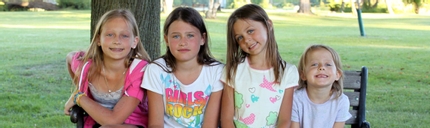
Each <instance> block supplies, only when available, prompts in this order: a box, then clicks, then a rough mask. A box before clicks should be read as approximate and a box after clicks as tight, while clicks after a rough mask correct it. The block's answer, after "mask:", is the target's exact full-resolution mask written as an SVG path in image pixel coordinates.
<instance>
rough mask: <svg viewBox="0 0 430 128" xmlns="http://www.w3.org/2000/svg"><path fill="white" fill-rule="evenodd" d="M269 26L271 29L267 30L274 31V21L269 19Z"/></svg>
mask: <svg viewBox="0 0 430 128" xmlns="http://www.w3.org/2000/svg"><path fill="white" fill-rule="evenodd" d="M267 24H268V27H269V28H267V29H268V30H272V29H273V22H272V20H270V19H268V20H267Z"/></svg>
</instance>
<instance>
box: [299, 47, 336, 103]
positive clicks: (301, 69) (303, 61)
mask: <svg viewBox="0 0 430 128" xmlns="http://www.w3.org/2000/svg"><path fill="white" fill-rule="evenodd" d="M316 49H325V50H327V51H329V52H330V53H331V56H332V57H333V61H334V64H335V66H336V71H337V72H339V73H340V78H339V80H337V81H335V82H334V83H333V85H332V88H331V91H332V93H336V97H335V98H336V99H337V98H339V97H340V96H341V95H342V93H343V78H344V76H343V71H342V62H341V59H340V56H339V54H338V53H337V52H336V51H335V50H334V49H333V48H331V47H329V46H326V45H321V44H317V45H311V46H309V47H307V48H306V49H305V51H304V52H303V54H302V56H301V57H300V61H299V66H298V71H299V76H302V75H305V74H304V72H305V65H306V64H307V62H306V60H307V57H308V55H309V53H310V52H312V51H314V50H316ZM307 86H308V84H307V82H306V81H305V80H302V79H301V78H300V79H299V86H298V87H297V89H303V88H307Z"/></svg>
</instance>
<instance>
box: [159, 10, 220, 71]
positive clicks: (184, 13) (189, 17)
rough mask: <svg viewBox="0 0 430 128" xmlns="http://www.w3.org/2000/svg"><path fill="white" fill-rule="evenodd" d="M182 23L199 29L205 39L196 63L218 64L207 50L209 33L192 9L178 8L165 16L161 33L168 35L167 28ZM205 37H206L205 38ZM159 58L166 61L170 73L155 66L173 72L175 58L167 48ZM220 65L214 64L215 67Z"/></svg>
mask: <svg viewBox="0 0 430 128" xmlns="http://www.w3.org/2000/svg"><path fill="white" fill-rule="evenodd" d="M177 20H180V21H183V22H186V23H188V24H191V25H192V26H194V27H196V28H197V29H199V31H200V34H201V36H202V37H205V43H204V44H203V45H201V46H200V51H199V53H198V55H197V63H199V64H201V65H203V64H205V65H211V64H213V63H214V62H219V61H217V60H215V59H214V57H213V56H212V54H211V52H210V50H209V33H208V31H207V29H206V25H205V23H204V21H203V18H202V16H201V15H200V13H199V12H197V11H196V10H195V9H193V8H189V7H178V8H176V9H175V10H173V11H172V12H171V13H170V14H169V16H167V18H166V21H165V23H164V28H163V33H164V36H167V34H168V33H169V27H170V25H171V24H172V23H173V22H174V21H177ZM205 35H206V36H205ZM160 58H163V59H164V60H165V61H166V64H167V66H168V67H170V68H171V71H170V70H168V69H167V67H164V66H161V64H157V63H155V64H157V65H158V66H160V67H162V68H163V70H164V71H165V72H169V73H171V72H174V71H175V69H176V63H175V62H176V58H175V56H173V54H172V53H171V52H170V49H169V46H166V54H164V55H163V56H161V57H160ZM217 64H221V63H220V62H219V63H215V65H217Z"/></svg>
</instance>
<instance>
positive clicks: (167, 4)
mask: <svg viewBox="0 0 430 128" xmlns="http://www.w3.org/2000/svg"><path fill="white" fill-rule="evenodd" d="M172 10H173V0H164V2H163V12H164V13H165V14H170V12H172Z"/></svg>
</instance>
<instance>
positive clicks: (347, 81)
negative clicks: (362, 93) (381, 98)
mask: <svg viewBox="0 0 430 128" xmlns="http://www.w3.org/2000/svg"><path fill="white" fill-rule="evenodd" d="M343 73H344V76H345V77H344V79H343V88H344V89H360V82H361V76H360V75H361V73H360V71H344V72H343Z"/></svg>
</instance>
